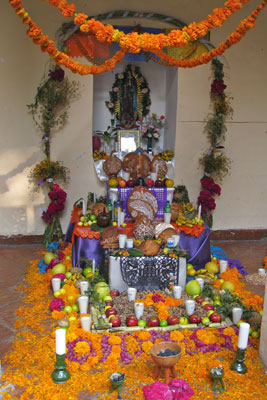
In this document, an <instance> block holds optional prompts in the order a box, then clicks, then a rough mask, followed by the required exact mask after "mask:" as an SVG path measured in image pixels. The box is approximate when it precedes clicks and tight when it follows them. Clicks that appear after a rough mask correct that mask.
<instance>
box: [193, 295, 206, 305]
mask: <svg viewBox="0 0 267 400" xmlns="http://www.w3.org/2000/svg"><path fill="white" fill-rule="evenodd" d="M195 301H196V302H197V303H198V304H201V303H202V302H203V301H205V297H204V296H197V297H196V298H195Z"/></svg>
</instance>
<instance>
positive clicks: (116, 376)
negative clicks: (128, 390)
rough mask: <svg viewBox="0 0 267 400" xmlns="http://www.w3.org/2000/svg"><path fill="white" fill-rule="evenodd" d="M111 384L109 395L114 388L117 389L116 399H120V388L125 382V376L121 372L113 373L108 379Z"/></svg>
mask: <svg viewBox="0 0 267 400" xmlns="http://www.w3.org/2000/svg"><path fill="white" fill-rule="evenodd" d="M109 379H110V382H111V387H110V390H109V393H112V392H113V390H114V388H115V389H116V388H117V391H118V399H122V397H121V386H122V384H123V382H124V380H125V375H124V374H123V373H121V372H113V374H111V375H110V377H109Z"/></svg>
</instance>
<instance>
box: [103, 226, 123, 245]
mask: <svg viewBox="0 0 267 400" xmlns="http://www.w3.org/2000/svg"><path fill="white" fill-rule="evenodd" d="M100 244H101V245H102V246H103V247H104V249H116V248H117V247H119V230H118V229H117V228H116V227H115V226H108V227H107V228H105V229H104V231H103V233H102V240H101V242H100Z"/></svg>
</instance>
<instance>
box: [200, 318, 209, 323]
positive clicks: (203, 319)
mask: <svg viewBox="0 0 267 400" xmlns="http://www.w3.org/2000/svg"><path fill="white" fill-rule="evenodd" d="M201 323H202V324H203V325H209V324H210V319H209V318H208V317H203V318H202V320H201Z"/></svg>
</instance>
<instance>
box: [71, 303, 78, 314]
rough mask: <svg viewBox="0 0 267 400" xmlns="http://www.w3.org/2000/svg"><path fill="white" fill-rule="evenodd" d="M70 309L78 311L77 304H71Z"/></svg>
mask: <svg viewBox="0 0 267 400" xmlns="http://www.w3.org/2000/svg"><path fill="white" fill-rule="evenodd" d="M72 309H73V311H76V312H78V311H79V306H78V304H73V305H72Z"/></svg>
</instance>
